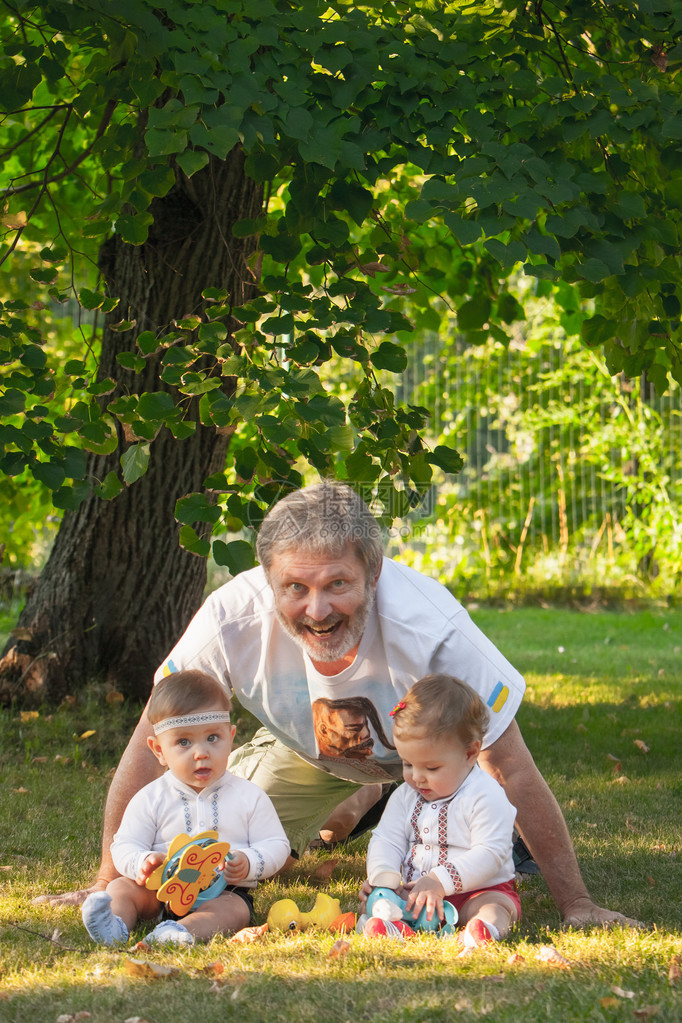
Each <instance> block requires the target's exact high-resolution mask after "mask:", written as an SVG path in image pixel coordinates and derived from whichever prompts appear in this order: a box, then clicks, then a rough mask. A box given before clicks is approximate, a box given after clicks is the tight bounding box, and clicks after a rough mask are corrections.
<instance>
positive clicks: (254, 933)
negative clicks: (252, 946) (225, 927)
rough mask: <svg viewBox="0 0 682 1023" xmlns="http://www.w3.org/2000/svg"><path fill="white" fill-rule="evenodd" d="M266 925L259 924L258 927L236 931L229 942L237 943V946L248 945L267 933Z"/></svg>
mask: <svg viewBox="0 0 682 1023" xmlns="http://www.w3.org/2000/svg"><path fill="white" fill-rule="evenodd" d="M268 930H269V928H268V925H267V924H260V926H259V927H242V929H241V931H237V933H236V934H233V935H232V937H231V938H230V942H237V943H239V944H245V945H248V944H249V943H250V942H252V941H258V939H259V938H262V937H263V935H264V934H267V933H268Z"/></svg>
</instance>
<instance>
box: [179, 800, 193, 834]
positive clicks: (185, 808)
mask: <svg viewBox="0 0 682 1023" xmlns="http://www.w3.org/2000/svg"><path fill="white" fill-rule="evenodd" d="M180 799H181V800H182V814H183V817H184V818H185V832H186V834H188V835H191V834H192V814H191V813H190V809H189V799H188V798H187V796H186V795H185V793H184V792H181V793H180Z"/></svg>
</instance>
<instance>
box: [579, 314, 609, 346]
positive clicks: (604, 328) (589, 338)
mask: <svg viewBox="0 0 682 1023" xmlns="http://www.w3.org/2000/svg"><path fill="white" fill-rule="evenodd" d="M617 330H618V324H617V323H616V321H615V320H610V319H607V318H606V317H605V316H601V315H600V314H597V315H596V316H592V317H591V318H590V319H588V320H583V322H582V326H581V328H580V336H581V337H582V339H583V342H584V343H585V344H586V345H587V346H588V348H598V347H599V346H600V345H603V344H604V343H605V342H606V341H609V340H610V339H611V338H612V337H615V335H616V333H617Z"/></svg>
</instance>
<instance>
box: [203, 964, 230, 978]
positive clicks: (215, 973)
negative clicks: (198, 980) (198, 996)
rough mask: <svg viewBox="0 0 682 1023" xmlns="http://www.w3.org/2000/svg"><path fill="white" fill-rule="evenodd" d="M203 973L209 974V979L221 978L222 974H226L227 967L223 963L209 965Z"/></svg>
mask: <svg viewBox="0 0 682 1023" xmlns="http://www.w3.org/2000/svg"><path fill="white" fill-rule="evenodd" d="M202 972H203V973H206V974H208V976H209V977H219V976H220V975H221V973H224V972H225V967H224V966H223V964H222V963H209V964H208V966H204V968H203V971H202Z"/></svg>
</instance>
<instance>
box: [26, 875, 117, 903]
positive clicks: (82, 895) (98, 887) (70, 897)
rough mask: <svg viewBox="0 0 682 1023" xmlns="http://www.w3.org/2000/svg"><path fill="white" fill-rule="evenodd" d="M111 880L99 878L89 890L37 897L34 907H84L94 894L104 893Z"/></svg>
mask: <svg viewBox="0 0 682 1023" xmlns="http://www.w3.org/2000/svg"><path fill="white" fill-rule="evenodd" d="M110 880H111V879H110V878H107V877H98V878H97V879H96V880H95V881H93V883H92V884H91V885H90V887H89V888H79V889H77V891H73V892H62V893H61V894H60V895H51V894H48V895H37V896H36V898H35V899H33V905H34V906H40V905H43V906H45V905H47V906H82V905H83V903H84V902H85V900H86V899H87V897H88V895H91V894H92V892H103V891H104V889H105V888H106V886H107V885H108V884H109V881H110Z"/></svg>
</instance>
